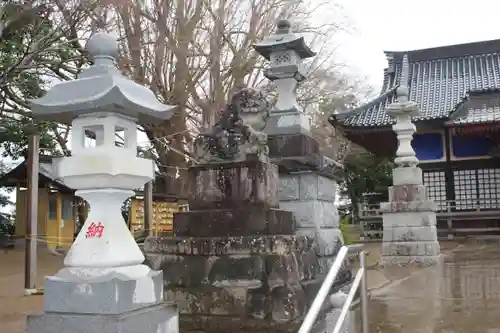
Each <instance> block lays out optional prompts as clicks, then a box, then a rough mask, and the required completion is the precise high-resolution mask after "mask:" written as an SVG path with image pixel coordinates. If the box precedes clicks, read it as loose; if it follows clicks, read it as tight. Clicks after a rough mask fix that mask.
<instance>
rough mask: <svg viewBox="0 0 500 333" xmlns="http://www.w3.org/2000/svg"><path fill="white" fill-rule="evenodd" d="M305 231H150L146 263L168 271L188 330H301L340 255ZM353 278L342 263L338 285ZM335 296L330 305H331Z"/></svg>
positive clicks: (168, 292)
mask: <svg viewBox="0 0 500 333" xmlns="http://www.w3.org/2000/svg"><path fill="white" fill-rule="evenodd" d="M318 251H319V249H318V244H316V243H315V241H314V239H313V238H309V237H303V236H279V235H275V236H241V237H204V238H203V237H196V238H191V237H150V238H148V239H147V240H146V243H145V244H144V252H145V254H146V258H147V259H146V260H147V264H148V265H149V266H150V267H152V268H154V269H158V270H162V271H163V272H164V282H165V299H166V300H168V301H172V302H175V303H176V304H178V306H179V312H180V314H181V316H180V327H181V332H185V331H189V330H200V331H201V332H214V333H215V332H255V331H256V330H258V331H263V332H273V333H275V332H295V331H296V330H297V329H298V326H299V325H300V323H301V321H302V319H303V316H304V315H305V314H306V312H307V309H308V307H309V305H310V304H311V302H312V300H313V298H314V297H315V296H316V293H317V291H318V290H319V288H320V286H321V284H322V282H323V279H324V277H325V274H326V273H327V271H328V269H329V267H330V265H331V264H332V262H333V260H334V257H321V256H318ZM350 281H351V274H350V272H349V270H347V269H345V270H342V273H341V274H340V275H339V276H338V279H337V282H336V283H335V286H334V288H333V289H332V292H333V291H336V290H338V289H339V288H340V287H341V286H343V285H345V284H347V283H349V282H350ZM328 307H329V304H326V305H325V312H326V310H327V309H328Z"/></svg>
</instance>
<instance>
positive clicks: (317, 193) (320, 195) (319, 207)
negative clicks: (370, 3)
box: [254, 20, 342, 256]
mask: <svg viewBox="0 0 500 333" xmlns="http://www.w3.org/2000/svg"><path fill="white" fill-rule="evenodd" d="M254 48H255V50H256V51H257V52H259V54H261V55H262V56H263V57H264V58H266V59H267V60H269V61H270V64H269V69H268V70H267V71H266V72H265V75H266V77H267V78H268V79H269V80H271V81H273V82H274V84H276V86H277V90H278V97H277V98H278V99H277V102H276V104H275V105H274V108H273V109H272V110H271V115H270V117H269V119H268V120H267V124H266V127H265V129H264V131H265V132H266V133H267V134H268V138H269V141H268V145H269V150H270V156H271V159H272V161H273V162H274V163H276V164H279V165H280V166H281V167H280V207H281V208H283V209H286V210H289V211H292V212H294V214H295V219H296V220H297V226H298V229H297V233H298V234H299V235H307V236H309V237H316V239H317V240H318V242H319V243H320V244H321V246H320V248H321V252H322V253H324V254H325V255H328V256H331V255H334V254H335V253H336V251H337V250H338V248H339V246H340V245H342V235H341V233H340V230H339V214H338V210H337V207H336V205H335V198H336V194H337V180H336V175H335V173H336V171H338V170H339V169H340V168H341V165H340V164H338V163H336V162H335V161H333V160H331V159H328V158H325V157H323V156H321V155H320V153H319V144H318V142H317V141H316V140H315V139H314V138H313V137H312V135H311V132H310V131H311V124H310V118H309V117H308V116H307V115H306V114H305V113H304V110H303V109H302V107H301V106H300V105H299V104H298V102H297V94H296V89H297V84H298V83H300V82H302V81H304V80H306V78H307V75H306V73H305V71H304V69H303V65H302V61H303V60H304V59H307V58H311V57H314V56H315V55H316V53H314V52H313V51H312V50H311V49H310V48H309V47H308V46H307V45H306V43H305V41H304V38H303V37H299V36H297V35H296V34H294V33H293V32H292V31H291V23H290V22H289V21H288V20H279V21H278V22H277V30H276V33H275V34H274V35H271V36H268V37H265V38H264V40H263V41H261V42H259V43H257V44H255V45H254Z"/></svg>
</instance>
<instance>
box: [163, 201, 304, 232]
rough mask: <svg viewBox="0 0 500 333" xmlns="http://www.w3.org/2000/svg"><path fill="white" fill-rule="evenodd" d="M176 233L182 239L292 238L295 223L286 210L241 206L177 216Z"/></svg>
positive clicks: (184, 213)
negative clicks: (267, 236) (226, 237)
mask: <svg viewBox="0 0 500 333" xmlns="http://www.w3.org/2000/svg"><path fill="white" fill-rule="evenodd" d="M173 230H174V234H175V235H176V236H179V237H224V236H246V235H279V234H281V235H292V234H294V232H295V220H294V218H293V215H292V213H291V212H288V211H286V210H280V209H269V208H264V207H259V206H251V205H246V206H244V205H243V206H242V205H238V206H235V207H234V208H232V209H231V208H225V209H211V210H192V211H189V212H182V213H176V214H174V225H173Z"/></svg>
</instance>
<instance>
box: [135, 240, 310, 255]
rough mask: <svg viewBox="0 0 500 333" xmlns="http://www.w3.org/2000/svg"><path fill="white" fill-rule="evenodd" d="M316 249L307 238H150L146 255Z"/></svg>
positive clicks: (261, 252)
mask: <svg viewBox="0 0 500 333" xmlns="http://www.w3.org/2000/svg"><path fill="white" fill-rule="evenodd" d="M315 246H316V244H315V240H314V238H309V237H306V236H286V235H276V236H270V235H264V236H240V237H148V238H147V239H146V241H145V242H144V252H146V253H147V254H151V255H152V254H181V255H204V256H221V255H247V254H283V253H284V252H292V251H301V252H302V251H309V249H311V248H315Z"/></svg>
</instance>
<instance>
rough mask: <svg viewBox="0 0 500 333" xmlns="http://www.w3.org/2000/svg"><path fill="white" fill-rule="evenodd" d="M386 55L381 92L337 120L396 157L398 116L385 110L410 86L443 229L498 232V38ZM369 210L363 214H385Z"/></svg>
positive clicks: (355, 138)
mask: <svg viewBox="0 0 500 333" xmlns="http://www.w3.org/2000/svg"><path fill="white" fill-rule="evenodd" d="M385 54H386V56H387V60H388V66H387V68H386V69H385V70H384V77H383V87H382V91H381V93H380V95H379V96H378V97H376V98H374V99H373V100H371V101H370V102H368V103H366V104H364V105H362V106H361V107H359V108H356V109H354V110H350V111H348V112H346V113H341V114H334V115H332V116H331V118H330V122H331V124H332V125H333V126H335V127H336V128H337V129H339V130H341V131H342V132H343V133H344V135H345V136H346V137H347V138H348V139H349V140H351V141H352V142H354V143H356V144H358V145H360V146H362V147H364V148H365V149H366V150H368V151H370V152H372V153H374V154H377V155H381V156H388V157H390V156H394V154H395V151H396V148H397V147H396V145H397V141H396V136H395V134H394V132H393V131H392V125H393V123H394V121H393V120H392V119H391V118H390V117H389V116H388V114H387V113H386V112H385V109H386V107H387V106H388V105H390V104H391V103H393V102H395V101H397V96H396V88H397V87H398V86H399V85H403V84H404V85H407V86H408V87H409V89H410V100H412V101H414V102H416V103H417V104H418V105H419V107H420V112H421V116H419V117H415V118H414V123H415V125H416V127H417V133H415V136H414V139H413V141H412V146H413V148H414V149H415V151H416V154H417V157H418V159H419V161H420V167H421V168H422V170H423V178H424V179H423V180H424V183H425V184H427V186H428V191H429V196H430V198H432V199H433V200H435V201H436V203H437V204H438V231H439V232H440V234H441V235H446V234H447V235H448V236H449V237H452V236H454V235H457V234H462V235H463V234H470V233H474V232H493V231H500V223H499V221H500V135H499V132H500V123H499V121H500V39H499V40H492V41H484V42H475V43H468V44H460V45H452V46H443V47H436V48H429V49H422V50H413V51H398V52H389V51H388V52H385ZM404 71H407V72H408V73H407V74H408V75H403V72H404ZM402 77H408V82H404V83H403V82H401V78H402ZM369 210H370V212H371V215H370V214H365V213H366V212H368V209H365V210H364V212H365V213H363V214H362V220H363V218H366V219H368V220H369V219H371V220H372V222H373V220H374V219H378V218H380V217H378V216H374V214H373V208H371V209H369ZM368 215H370V216H368ZM375 215H377V214H375ZM380 220H381V219H380Z"/></svg>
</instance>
